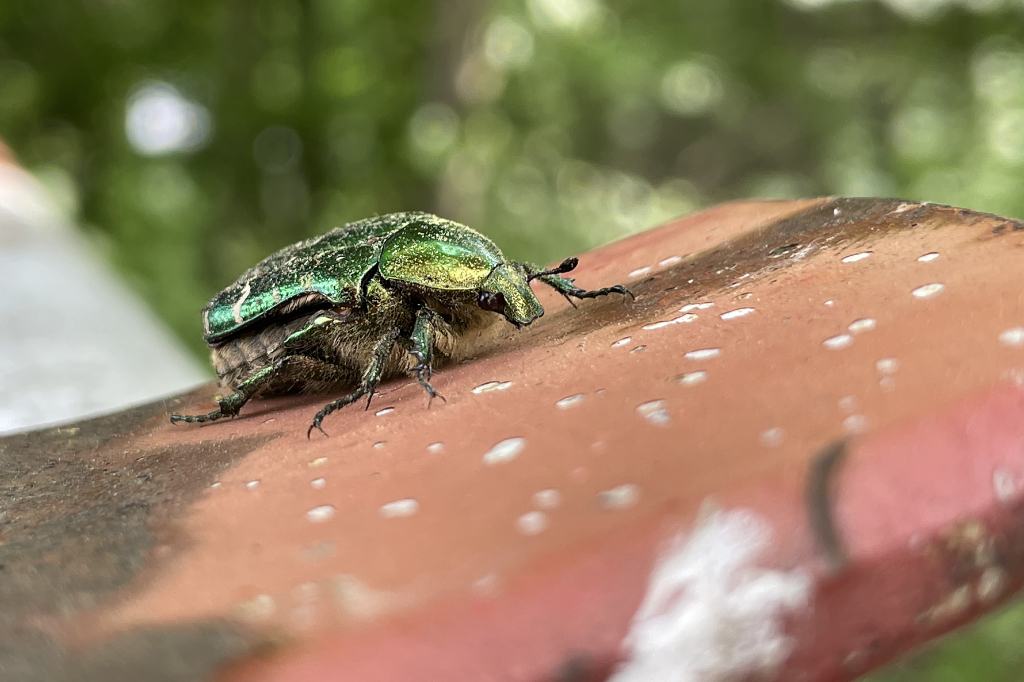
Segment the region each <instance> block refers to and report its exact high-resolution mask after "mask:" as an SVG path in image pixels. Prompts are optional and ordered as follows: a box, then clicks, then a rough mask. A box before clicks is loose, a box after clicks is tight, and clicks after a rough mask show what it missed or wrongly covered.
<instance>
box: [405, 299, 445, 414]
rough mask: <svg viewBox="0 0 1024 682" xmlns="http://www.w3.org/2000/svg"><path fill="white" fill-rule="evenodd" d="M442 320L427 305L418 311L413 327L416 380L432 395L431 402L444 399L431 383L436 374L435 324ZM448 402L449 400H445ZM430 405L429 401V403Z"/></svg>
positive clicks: (412, 350)
mask: <svg viewBox="0 0 1024 682" xmlns="http://www.w3.org/2000/svg"><path fill="white" fill-rule="evenodd" d="M439 321H440V315H438V314H437V313H435V312H434V311H433V310H431V309H430V308H428V307H427V306H423V307H421V308H420V309H419V310H417V311H416V323H415V324H414V325H413V328H412V335H411V336H410V337H409V340H410V341H412V348H411V349H410V350H409V354H410V355H412V356H413V357H414V358H416V360H417V364H416V366H415V367H413V368H412V371H414V372H416V381H417V382H419V385H420V386H422V387H423V390H424V391H426V392H427V395H429V396H430V400H431V402H432V401H433V400H434V398H440V399H441V400H444V399H445V398H444V396H443V395H441V394H440V393H438V392H437V390H436V389H435V388H434V387H433V386H431V385H430V378H431V377H432V376H433V375H434V326H435V325H436V324H437V323H438V322H439ZM445 402H447V401H445ZM427 405H428V406H429V403H428V404H427Z"/></svg>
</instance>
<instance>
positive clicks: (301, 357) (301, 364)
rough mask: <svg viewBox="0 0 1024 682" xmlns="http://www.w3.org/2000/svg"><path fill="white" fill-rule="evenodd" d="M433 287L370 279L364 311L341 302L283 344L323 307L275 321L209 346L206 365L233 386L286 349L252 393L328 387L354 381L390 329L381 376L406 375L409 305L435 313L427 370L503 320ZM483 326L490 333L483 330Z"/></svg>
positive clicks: (411, 359)
mask: <svg viewBox="0 0 1024 682" xmlns="http://www.w3.org/2000/svg"><path fill="white" fill-rule="evenodd" d="M462 298H464V296H463V295H462V294H461V293H459V294H451V295H448V296H442V297H438V296H437V294H436V292H426V291H415V290H408V289H407V290H400V289H395V288H393V287H387V288H385V287H384V286H382V285H380V283H378V282H373V283H372V284H371V286H370V287H369V289H368V292H367V305H366V308H365V310H350V309H344V310H343V314H342V313H339V312H338V310H335V311H333V312H334V314H335V315H336V316H338V315H340V316H341V317H344V320H343V321H342V320H338V321H336V322H334V323H332V324H325V325H323V328H322V329H317V330H316V332H315V333H311V334H308V335H306V336H303V338H302V339H300V340H298V341H293V342H292V343H289V344H287V345H286V344H285V341H286V339H289V338H290V337H292V335H293V334H295V333H296V332H298V331H300V330H302V329H305V328H308V327H309V326H310V324H311V323H312V321H313V320H315V319H316V318H317V317H319V316H321V315H323V314H325V312H329V311H326V310H317V311H314V312H312V313H309V314H303V315H302V316H301V317H299V318H296V319H294V320H290V321H287V322H278V323H273V324H268V325H266V326H263V327H260V328H256V329H253V330H251V331H248V332H246V333H244V334H242V335H240V336H238V337H236V338H234V339H231V340H229V341H228V342H226V343H224V344H222V345H220V346H217V347H216V348H214V349H213V350H212V353H211V355H212V361H213V367H214V369H215V370H216V372H217V376H218V377H220V380H221V385H222V387H223V388H225V389H229V390H235V389H237V388H238V386H239V385H240V384H242V383H243V382H244V381H246V380H247V379H249V378H250V377H252V376H253V375H254V374H256V373H257V372H259V371H261V370H263V369H266V368H267V367H270V366H272V365H274V363H275V362H278V361H280V360H281V359H282V358H284V357H286V356H293V357H294V356H298V358H296V359H295V360H293V361H291V362H289V363H288V365H287V369H286V371H281V372H279V373H277V374H276V375H275V376H274V379H273V380H272V381H271V382H270V383H269V384H267V385H266V386H265V387H263V388H261V389H260V391H259V393H258V395H263V396H268V395H279V394H287V393H329V392H334V391H338V390H340V389H343V388H351V387H354V386H357V385H359V383H360V380H361V378H362V377H363V374H364V373H365V372H366V370H367V368H368V367H369V366H370V363H371V361H372V359H373V351H374V347H375V346H376V344H377V343H378V342H379V341H380V339H381V338H383V337H385V336H386V335H387V334H388V333H392V332H393V330H398V337H397V339H396V341H395V345H394V347H393V348H392V349H391V353H390V355H389V357H388V360H387V363H386V365H385V370H384V377H393V376H400V375H405V374H408V373H409V372H411V371H412V370H413V368H414V367H415V365H416V364H417V359H416V358H415V356H413V355H412V354H410V352H409V351H410V349H411V348H412V344H411V341H410V340H409V337H410V334H411V333H412V328H413V324H414V322H415V316H416V311H417V310H418V309H419V308H420V307H422V306H424V305H426V306H428V307H429V308H430V309H431V310H433V311H434V312H436V313H438V315H437V318H436V322H435V323H434V324H432V325H431V331H432V336H433V344H432V345H433V357H432V358H431V363H430V364H431V366H432V367H433V368H434V369H437V368H440V367H443V366H445V365H447V364H450V363H451V362H453V361H458V360H461V359H463V358H465V357H468V356H470V355H472V353H473V349H474V348H476V347H477V346H479V344H480V342H481V341H482V340H483V339H484V338H489V337H490V336H493V331H494V328H495V327H496V326H499V325H500V326H506V325H501V323H502V322H503V321H504V320H503V318H502V317H501V316H499V315H495V314H493V313H488V312H486V311H483V310H481V309H480V308H479V307H478V306H477V305H476V304H475V300H474V299H472V298H467V299H466V300H465V301H463V300H462ZM489 332H491V333H489Z"/></svg>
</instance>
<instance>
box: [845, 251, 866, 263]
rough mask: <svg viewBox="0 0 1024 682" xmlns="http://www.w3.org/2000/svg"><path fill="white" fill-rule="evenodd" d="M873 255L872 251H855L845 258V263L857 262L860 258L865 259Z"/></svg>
mask: <svg viewBox="0 0 1024 682" xmlns="http://www.w3.org/2000/svg"><path fill="white" fill-rule="evenodd" d="M870 255H871V251H864V252H862V253H855V254H853V255H852V256H847V257H846V258H844V259H843V262H844V263H856V262H857V261H859V260H864V259H865V258H867V257H868V256H870Z"/></svg>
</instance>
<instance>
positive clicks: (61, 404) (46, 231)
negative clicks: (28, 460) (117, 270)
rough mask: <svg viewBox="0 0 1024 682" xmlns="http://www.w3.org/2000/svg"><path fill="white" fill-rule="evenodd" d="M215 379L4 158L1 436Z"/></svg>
mask: <svg viewBox="0 0 1024 682" xmlns="http://www.w3.org/2000/svg"><path fill="white" fill-rule="evenodd" d="M207 379H208V376H207V375H206V373H205V372H204V371H203V369H202V368H201V366H200V364H199V363H198V362H197V361H196V360H194V359H193V358H192V357H191V356H190V355H189V354H188V353H187V352H186V351H185V349H184V348H182V347H181V345H180V344H179V343H177V341H175V339H174V338H173V337H172V336H171V334H170V332H169V331H168V330H167V329H166V328H165V327H164V326H163V324H162V323H161V322H160V321H159V320H157V319H156V318H155V317H154V316H153V314H152V313H151V312H150V311H149V310H148V309H147V308H146V306H145V305H144V304H143V303H142V301H140V300H139V299H138V298H137V297H136V296H135V295H133V294H132V293H131V292H129V291H128V290H127V289H126V288H125V287H124V285H123V284H121V282H119V281H118V280H117V279H116V278H115V277H114V276H113V275H112V274H111V273H110V272H108V271H107V270H106V269H105V268H104V267H103V265H102V264H101V263H100V262H99V261H98V259H97V258H95V257H94V256H93V255H92V253H91V251H90V249H89V247H88V245H87V243H86V242H85V240H84V239H83V238H82V237H81V236H80V235H79V234H78V233H77V232H76V231H75V229H74V227H73V226H72V225H69V224H67V222H66V220H65V219H64V218H63V217H62V215H61V213H60V211H59V209H58V208H57V206H56V204H55V203H54V201H53V199H52V198H51V197H50V196H49V195H48V194H47V192H46V190H45V189H44V188H43V186H42V185H40V184H39V183H38V182H37V181H36V180H35V179H33V178H32V176H30V175H29V174H28V173H26V172H25V171H23V170H21V169H20V168H17V167H16V166H13V165H11V164H10V163H7V162H5V161H4V159H3V157H2V155H0V433H6V432H10V431H20V430H25V429H28V428H32V427H36V426H39V425H42V424H51V423H55V422H66V421H69V420H74V419H78V418H81V417H84V416H90V415H94V414H98V413H103V412H111V411H113V410H115V409H117V408H121V407H125V406H128V405H133V404H138V403H142V402H146V401H148V400H152V399H154V398H157V397H160V396H166V395H171V394H174V393H177V392H180V391H182V390H184V389H187V388H191V387H193V386H195V385H197V384H199V383H201V382H203V381H205V380H207Z"/></svg>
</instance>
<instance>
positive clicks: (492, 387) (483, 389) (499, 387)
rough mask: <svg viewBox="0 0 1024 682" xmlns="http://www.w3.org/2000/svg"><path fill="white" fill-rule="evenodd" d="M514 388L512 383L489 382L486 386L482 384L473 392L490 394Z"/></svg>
mask: <svg viewBox="0 0 1024 682" xmlns="http://www.w3.org/2000/svg"><path fill="white" fill-rule="evenodd" d="M510 386H512V382H511V381H488V382H487V383H486V384H480V385H479V386H477V387H476V388H474V389H473V390H472V393H477V394H480V393H489V392H491V391H504V390H505V389H507V388H509V387H510Z"/></svg>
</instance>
